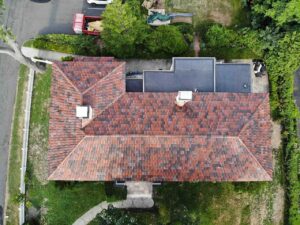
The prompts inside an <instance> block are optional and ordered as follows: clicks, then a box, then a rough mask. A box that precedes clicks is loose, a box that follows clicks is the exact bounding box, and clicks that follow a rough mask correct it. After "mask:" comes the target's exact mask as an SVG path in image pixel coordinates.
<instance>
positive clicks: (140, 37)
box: [101, 0, 149, 58]
mask: <svg viewBox="0 0 300 225" xmlns="http://www.w3.org/2000/svg"><path fill="white" fill-rule="evenodd" d="M131 2H132V1H131ZM131 7H132V4H130V5H129V3H125V4H122V1H121V0H116V1H113V3H112V4H110V5H108V6H107V8H106V10H105V11H104V13H103V28H104V30H103V32H102V35H101V37H102V40H103V41H104V43H105V49H106V51H107V52H109V53H111V54H113V55H114V56H116V57H119V58H125V57H133V56H134V54H135V52H136V51H137V50H138V46H139V45H141V44H142V43H143V42H144V40H145V39H146V37H147V34H148V32H149V27H148V26H147V25H146V22H145V21H142V20H141V19H139V18H138V17H137V16H136V14H138V13H137V12H136V11H137V9H136V10H135V11H132V10H131Z"/></svg>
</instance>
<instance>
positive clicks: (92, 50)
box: [25, 34, 101, 56]
mask: <svg viewBox="0 0 300 225" xmlns="http://www.w3.org/2000/svg"><path fill="white" fill-rule="evenodd" d="M98 39H99V38H98V37H93V36H87V35H67V34H46V35H40V36H38V37H37V38H35V39H34V40H33V41H29V43H28V44H26V43H25V46H28V45H29V46H30V47H34V48H38V49H44V50H50V51H58V52H63V53H68V54H75V55H88V56H97V55H100V53H101V50H100V46H99V45H98V44H97V40H98Z"/></svg>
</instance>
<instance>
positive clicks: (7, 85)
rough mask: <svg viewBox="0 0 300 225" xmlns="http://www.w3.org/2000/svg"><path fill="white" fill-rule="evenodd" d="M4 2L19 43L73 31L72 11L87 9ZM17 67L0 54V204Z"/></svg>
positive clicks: (60, 2) (77, 1) (62, 2)
mask: <svg viewBox="0 0 300 225" xmlns="http://www.w3.org/2000/svg"><path fill="white" fill-rule="evenodd" d="M5 2H6V13H5V15H4V17H5V20H4V24H5V25H6V26H7V27H10V28H12V30H13V32H14V34H15V35H16V37H17V40H18V41H19V43H23V42H24V41H25V40H27V39H30V38H33V37H35V36H36V35H38V34H47V33H67V34H73V31H72V20H73V15H74V14H75V13H77V12H85V11H87V10H90V9H88V8H90V6H89V5H88V4H87V3H86V0H51V1H49V2H46V3H35V2H32V1H30V0H5ZM94 11H95V10H94ZM102 11H103V9H102V10H99V14H100V13H101V12H102ZM18 68H19V64H18V63H17V62H16V61H14V60H13V59H11V58H10V57H9V56H6V55H0V118H1V119H0V207H4V200H5V182H6V174H7V169H6V168H7V159H8V149H9V141H10V132H11V120H12V114H13V105H14V101H15V92H16V85H17V78H18ZM19 113H23V112H19ZM20 151H21V150H20ZM0 221H1V220H0ZM0 225H2V224H1V222H0Z"/></svg>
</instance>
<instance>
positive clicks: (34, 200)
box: [26, 68, 125, 225]
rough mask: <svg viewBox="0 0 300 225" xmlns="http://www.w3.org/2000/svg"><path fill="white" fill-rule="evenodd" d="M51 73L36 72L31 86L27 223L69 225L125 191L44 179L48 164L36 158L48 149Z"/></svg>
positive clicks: (106, 184) (97, 183)
mask: <svg viewBox="0 0 300 225" xmlns="http://www.w3.org/2000/svg"><path fill="white" fill-rule="evenodd" d="M51 73H52V71H51V69H50V68H48V70H47V71H46V73H45V74H38V75H36V79H35V82H34V87H33V95H32V108H31V120H30V137H29V158H28V170H27V177H26V184H27V207H28V210H27V216H29V217H30V219H29V220H28V222H29V224H48V225H57V224H59V225H71V224H72V223H73V222H74V221H75V220H76V219H78V218H79V217H80V216H81V215H82V214H84V213H85V212H86V211H87V210H89V209H90V208H92V207H93V206H95V205H97V204H99V203H100V202H102V201H105V200H108V201H110V200H117V199H122V198H124V193H125V192H124V191H123V190H120V189H116V190H114V187H113V186H111V184H110V183H103V182H54V181H51V182H47V180H46V178H45V177H47V175H46V176H45V174H44V175H43V174H42V175H41V173H44V172H45V168H43V167H46V166H47V165H46V164H44V163H43V158H39V157H40V155H46V154H47V148H48V146H47V143H48V125H49V113H48V109H49V105H50V87H51ZM37 131H38V132H37ZM37 151H39V152H40V153H41V154H37ZM41 165H43V167H41ZM41 171H42V172H41ZM46 173H47V170H46ZM43 178H44V180H43ZM108 192H109V193H108ZM32 212H34V213H32Z"/></svg>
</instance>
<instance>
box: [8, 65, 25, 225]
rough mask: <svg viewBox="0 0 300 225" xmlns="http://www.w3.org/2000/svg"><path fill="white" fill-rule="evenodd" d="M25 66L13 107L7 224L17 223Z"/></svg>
mask: <svg viewBox="0 0 300 225" xmlns="http://www.w3.org/2000/svg"><path fill="white" fill-rule="evenodd" d="M27 75H28V69H27V67H25V66H23V65H21V66H20V71H19V78H18V87H17V94H16V101H15V108H14V118H13V127H12V139H11V145H10V153H9V171H8V194H9V197H8V203H7V215H8V220H7V224H8V225H10V224H12V225H14V224H17V223H18V218H19V211H18V207H19V203H18V202H16V201H15V198H16V196H17V195H18V194H19V193H20V190H19V187H20V168H21V161H22V151H21V149H22V138H23V136H22V135H23V131H22V129H23V124H24V109H25V101H26V83H27V79H28V76H27Z"/></svg>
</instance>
